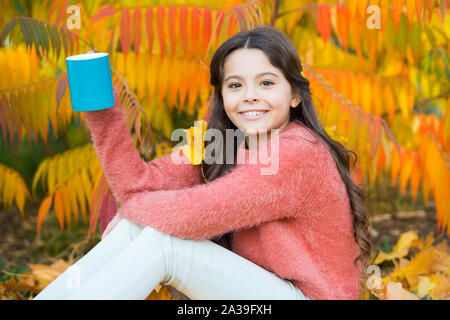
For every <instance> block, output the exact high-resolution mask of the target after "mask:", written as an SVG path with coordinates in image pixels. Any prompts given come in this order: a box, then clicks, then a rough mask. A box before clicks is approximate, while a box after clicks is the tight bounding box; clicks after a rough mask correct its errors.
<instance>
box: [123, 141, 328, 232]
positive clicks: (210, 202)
mask: <svg viewBox="0 0 450 320" xmlns="http://www.w3.org/2000/svg"><path fill="white" fill-rule="evenodd" d="M323 165H324V157H323V153H322V154H321V153H320V152H319V151H318V149H317V146H315V145H312V144H310V143H309V142H304V140H302V139H299V138H297V137H287V136H285V137H281V136H280V140H279V168H278V172H277V173H276V174H274V175H261V174H260V168H267V167H268V165H262V164H260V163H258V164H246V165H242V166H239V167H234V168H233V169H232V170H231V172H229V173H227V174H226V175H224V176H222V177H220V178H217V179H216V180H213V181H211V182H209V183H206V184H202V185H197V186H194V187H191V188H186V189H183V190H172V191H156V192H140V193H136V194H134V195H133V196H132V197H131V198H130V200H128V201H127V202H125V203H124V204H123V206H122V207H121V208H120V209H119V212H118V213H119V215H120V217H121V218H127V219H129V220H130V221H133V222H135V223H137V224H139V225H142V226H151V227H154V228H155V229H158V230H160V231H162V232H165V233H168V234H171V235H174V236H176V237H180V238H188V239H205V238H207V239H210V238H212V237H215V236H218V235H222V234H225V233H227V232H230V231H234V230H237V229H242V228H248V227H252V226H256V225H258V224H261V223H263V222H267V221H271V220H277V219H282V218H289V217H295V216H301V215H302V213H304V212H305V207H307V206H308V204H309V203H308V199H309V197H310V195H312V194H314V193H316V192H317V191H318V190H319V188H320V186H321V184H322V181H323V174H320V172H321V171H322V168H323ZM322 173H323V172H322Z"/></svg>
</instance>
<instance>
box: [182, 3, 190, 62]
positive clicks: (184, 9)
mask: <svg viewBox="0 0 450 320" xmlns="http://www.w3.org/2000/svg"><path fill="white" fill-rule="evenodd" d="M187 21H188V8H187V6H186V5H182V6H181V8H180V35H181V40H182V41H183V50H184V55H185V56H187V55H188V43H189V42H188V41H189V36H188V23H187Z"/></svg>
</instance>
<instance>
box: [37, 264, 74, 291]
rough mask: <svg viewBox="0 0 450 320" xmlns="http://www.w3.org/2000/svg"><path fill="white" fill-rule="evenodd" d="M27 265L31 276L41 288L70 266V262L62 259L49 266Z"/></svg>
mask: <svg viewBox="0 0 450 320" xmlns="http://www.w3.org/2000/svg"><path fill="white" fill-rule="evenodd" d="M28 266H29V267H30V269H31V270H32V271H31V273H32V274H33V276H34V277H35V278H36V279H37V280H38V281H39V284H40V287H41V290H42V289H44V288H45V287H46V286H48V285H49V284H50V283H51V282H52V281H53V280H55V279H56V278H57V277H58V276H59V275H60V274H61V273H63V272H64V271H65V270H66V269H67V268H68V267H70V264H68V263H67V262H65V261H64V260H58V261H56V262H54V263H53V264H52V265H50V266H48V265H44V264H28Z"/></svg>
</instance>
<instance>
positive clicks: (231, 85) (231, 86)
mask: <svg viewBox="0 0 450 320" xmlns="http://www.w3.org/2000/svg"><path fill="white" fill-rule="evenodd" d="M235 84H238V85H239V83H232V84H230V85H229V86H228V88H231V89H234V88H236V87H233V86H234V85H235Z"/></svg>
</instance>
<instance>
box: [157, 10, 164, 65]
mask: <svg viewBox="0 0 450 320" xmlns="http://www.w3.org/2000/svg"><path fill="white" fill-rule="evenodd" d="M165 18H166V10H165V9H164V7H163V6H159V7H158V9H157V10H156V30H157V34H158V40H159V48H160V50H161V52H160V55H161V56H160V58H161V60H160V61H162V60H163V58H164V55H165V53H166V41H165V39H166V32H165V30H164V23H165Z"/></svg>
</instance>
